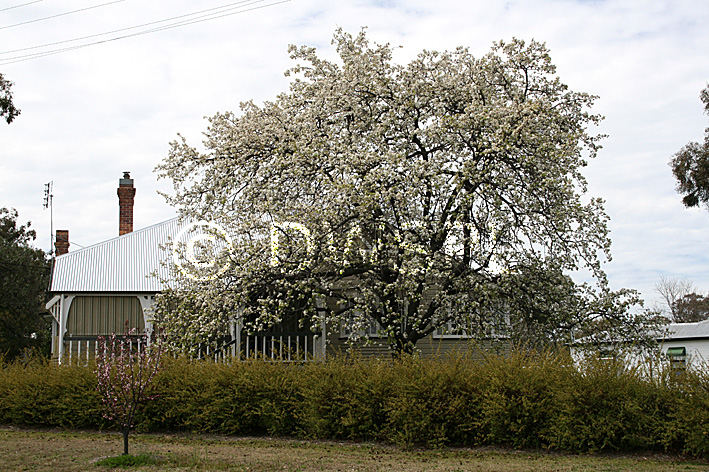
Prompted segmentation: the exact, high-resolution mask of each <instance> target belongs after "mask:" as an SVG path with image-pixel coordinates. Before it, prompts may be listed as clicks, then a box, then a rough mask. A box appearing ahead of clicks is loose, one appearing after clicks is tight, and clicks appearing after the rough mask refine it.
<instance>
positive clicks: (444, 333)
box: [433, 320, 472, 339]
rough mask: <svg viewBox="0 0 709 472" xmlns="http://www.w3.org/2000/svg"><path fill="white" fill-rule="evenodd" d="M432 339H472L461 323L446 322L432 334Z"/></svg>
mask: <svg viewBox="0 0 709 472" xmlns="http://www.w3.org/2000/svg"><path fill="white" fill-rule="evenodd" d="M433 337H434V338H443V339H445V338H449V339H465V338H470V337H472V336H471V335H470V332H469V330H466V326H465V325H464V324H463V323H459V322H457V321H454V320H448V322H446V324H445V325H444V326H439V327H438V329H436V331H435V332H434V334H433Z"/></svg>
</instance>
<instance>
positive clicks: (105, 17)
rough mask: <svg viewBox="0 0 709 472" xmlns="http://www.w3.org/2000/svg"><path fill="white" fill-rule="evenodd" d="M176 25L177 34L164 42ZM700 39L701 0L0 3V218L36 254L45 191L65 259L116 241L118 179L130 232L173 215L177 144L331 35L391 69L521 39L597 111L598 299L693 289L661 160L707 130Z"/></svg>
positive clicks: (695, 223) (698, 216) (707, 47)
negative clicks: (606, 237)
mask: <svg viewBox="0 0 709 472" xmlns="http://www.w3.org/2000/svg"><path fill="white" fill-rule="evenodd" d="M76 10H82V11H76ZM207 10H209V11H207ZM200 11H203V13H199V14H197V13H198V12H200ZM210 14H211V15H212V16H206V15H210ZM217 16H218V17H217ZM50 17H51V18H50ZM178 17H179V18H178ZM45 18H46V19H45ZM171 18H176V19H173V20H170V19H171ZM165 20H168V21H165ZM178 21H183V22H185V21H189V22H191V23H192V24H187V25H184V26H181V27H174V28H166V27H168V26H172V25H175V24H176V23H177V22H178ZM141 25H145V26H141ZM708 25H709V2H706V1H705V0H695V1H681V0H671V1H670V0H665V1H656V0H652V1H649V0H635V1H600V0H599V1H572V0H559V1H506V2H497V1H493V0H485V1H439V0H436V1H431V0H426V1H423V0H413V1H403V0H402V1H395V0H392V1H387V0H380V1H364V0H362V1H355V0H352V1H347V2H346V1H326V0H319V1H318V0H291V1H287V2H281V3H276V2H275V1H242V2H228V1H227V0H221V1H219V0H209V1H207V0H203V1H200V2H188V1H183V0H171V1H168V0H151V1H150V2H146V1H137V0H122V1H111V0H72V1H71V2H69V1H67V0H40V1H32V0H0V73H3V74H4V75H5V76H6V78H7V79H9V80H11V81H13V82H15V85H14V87H13V91H14V98H15V104H16V105H17V106H18V107H19V108H21V109H22V114H21V115H20V116H19V117H18V118H17V119H16V120H15V122H13V123H12V124H11V125H6V124H5V123H4V121H3V122H0V206H6V207H14V208H16V209H17V210H18V212H19V214H20V220H21V221H22V222H26V221H28V220H30V221H32V226H33V227H34V228H35V229H36V230H37V234H38V240H37V245H38V246H39V247H42V248H43V249H45V250H48V249H49V241H50V215H49V211H48V210H43V208H42V200H43V191H44V184H45V183H47V182H49V181H53V183H54V190H53V194H54V228H55V229H68V230H69V236H70V240H71V242H72V246H71V249H78V248H79V247H80V246H88V245H91V244H95V243H98V242H101V241H103V240H106V239H109V238H112V237H115V236H117V234H118V197H117V196H116V188H117V186H118V179H119V178H120V177H121V175H122V172H123V171H131V176H132V177H133V178H134V179H135V186H136V188H137V194H136V197H135V209H134V212H135V228H136V229H139V228H142V227H145V226H149V225H151V224H154V223H158V222H161V221H164V220H166V219H168V218H171V217H172V216H174V215H175V211H174V210H173V209H172V208H170V207H169V206H168V205H167V204H166V203H165V202H164V200H163V199H162V197H160V196H159V195H158V194H157V191H158V190H161V191H169V190H170V188H171V186H170V183H169V182H166V181H157V179H156V176H155V173H154V172H153V169H154V167H155V166H156V165H157V164H159V163H160V162H161V160H162V159H163V158H164V157H165V156H166V155H167V151H168V145H169V142H170V141H172V140H173V139H175V138H176V136H177V133H181V134H183V135H184V136H186V137H187V139H188V140H189V142H190V143H191V144H193V145H198V144H199V143H200V141H201V133H202V132H203V131H204V130H205V129H206V126H207V123H206V120H205V119H204V117H205V116H212V115H214V114H215V113H217V112H222V111H228V110H233V111H237V110H238V105H239V103H240V102H241V101H245V100H250V99H253V100H254V101H256V102H257V103H260V102H263V101H264V100H270V99H273V98H274V97H275V96H276V94H277V93H279V92H282V91H285V90H286V89H287V86H288V79H287V78H286V77H284V76H283V72H284V71H285V70H286V69H287V68H288V67H290V66H291V65H292V64H291V61H290V59H289V58H288V54H287V47H288V45H289V44H296V45H309V46H314V47H316V48H317V49H318V51H319V53H320V54H321V55H323V56H325V57H327V58H330V59H333V58H334V51H333V47H332V46H331V44H330V41H331V38H332V35H333V32H334V31H335V29H336V28H337V27H342V28H344V29H345V30H346V31H349V32H351V33H357V32H358V31H359V30H360V28H362V27H365V26H366V27H368V36H369V38H370V40H373V41H376V42H379V43H386V42H388V43H391V44H392V45H394V46H402V48H401V49H397V51H396V54H395V59H396V60H397V61H398V62H401V63H406V62H408V61H409V60H410V59H412V58H413V57H414V56H415V55H416V54H418V53H419V52H420V51H421V50H422V49H429V50H431V49H434V50H446V49H448V50H450V49H454V48H455V47H457V46H461V45H462V46H467V47H469V48H470V50H471V51H472V52H473V53H474V54H475V55H476V56H481V55H483V54H485V53H486V52H488V51H489V49H490V46H491V44H492V42H493V41H496V40H500V39H505V40H508V39H510V38H512V37H513V36H514V37H518V38H521V39H525V40H529V39H532V38H534V39H536V40H538V41H544V42H546V44H547V47H548V48H549V49H550V50H551V57H552V61H553V62H554V63H555V64H556V66H557V72H558V75H559V76H560V78H561V80H562V82H565V83H566V84H568V85H569V86H570V87H571V89H572V90H575V91H580V92H588V93H592V94H595V95H599V96H600V99H599V100H598V101H597V106H596V111H597V112H599V113H601V114H603V115H605V117H606V119H605V121H604V122H603V124H602V125H601V126H600V127H599V129H598V132H601V133H606V134H608V135H609V137H608V138H607V139H606V140H605V141H604V143H603V149H602V150H601V151H600V153H599V155H598V158H597V159H595V160H594V161H592V162H591V164H590V165H589V167H588V168H587V170H586V172H585V174H586V177H587V178H588V181H589V194H590V195H592V196H594V197H602V198H604V199H605V200H606V210H607V212H608V214H609V215H610V217H611V221H610V228H611V238H612V240H613V247H612V253H613V261H612V262H609V263H607V264H606V265H605V269H606V271H607V273H608V275H609V279H610V282H611V286H612V288H614V289H619V288H621V287H627V288H635V289H638V290H640V291H641V292H642V294H643V296H644V297H645V298H646V300H648V302H651V301H653V300H655V299H656V298H657V296H656V294H654V293H653V286H654V285H655V283H656V282H657V280H658V278H659V277H660V275H662V274H664V275H667V276H676V277H686V278H688V279H691V280H692V281H694V282H695V284H696V285H697V286H698V287H699V288H700V289H701V291H702V292H706V291H708V290H709V238H708V237H707V236H708V234H709V211H707V210H706V209H702V210H699V209H693V210H688V209H685V208H684V207H683V206H682V204H681V201H680V200H681V199H680V196H678V195H677V194H676V193H675V191H674V186H675V183H674V180H673V177H672V174H671V172H670V169H669V167H668V161H669V159H670V158H671V157H672V155H673V154H674V153H675V152H677V151H678V150H679V149H680V148H681V147H682V146H683V145H685V144H686V143H688V142H690V141H700V140H702V139H703V136H704V128H705V127H707V126H709V117H707V116H706V115H703V114H702V111H703V107H702V103H701V102H700V100H699V92H700V90H701V89H702V88H704V87H705V86H706V84H707V81H709V26H708ZM151 29H153V30H154V29H160V30H159V31H154V32H149V33H148V32H147V31H149V30H151ZM104 33H108V34H104ZM136 33H140V34H136ZM121 37H123V38H122V39H118V38H121ZM79 38H85V39H79ZM77 39H79V40H77ZM72 40H76V41H72ZM96 42H100V43H99V44H93V45H89V46H86V47H80V46H84V45H88V44H90V43H96ZM52 44H53V45H52ZM45 45H49V46H45ZM38 46H45V47H38ZM62 49H69V50H67V51H65V52H61V53H55V52H57V51H59V50H62ZM38 56H40V57H38Z"/></svg>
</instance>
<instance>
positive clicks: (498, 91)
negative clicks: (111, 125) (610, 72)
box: [156, 30, 636, 353]
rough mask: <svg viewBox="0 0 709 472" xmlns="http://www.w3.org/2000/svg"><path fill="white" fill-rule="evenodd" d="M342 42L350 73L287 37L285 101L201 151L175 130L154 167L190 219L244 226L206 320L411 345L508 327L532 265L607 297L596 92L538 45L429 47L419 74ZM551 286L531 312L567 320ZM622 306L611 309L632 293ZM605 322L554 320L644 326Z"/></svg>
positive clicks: (540, 274) (202, 294) (208, 280)
mask: <svg viewBox="0 0 709 472" xmlns="http://www.w3.org/2000/svg"><path fill="white" fill-rule="evenodd" d="M333 44H334V45H335V46H336V49H337V53H338V54H339V61H337V62H333V61H329V60H325V59H323V58H321V57H319V56H318V54H317V52H316V50H315V49H314V48H311V47H295V46H291V47H290V48H289V52H290V54H291V57H292V59H294V60H295V61H297V64H296V65H295V66H294V67H293V68H292V69H290V70H289V71H288V72H287V73H286V75H287V76H290V77H292V81H291V84H290V89H289V90H288V91H287V92H285V93H282V94H280V95H278V96H277V98H276V99H275V100H273V101H270V102H266V103H264V104H263V105H257V104H255V103H253V102H248V103H243V104H242V105H241V112H240V113H238V114H237V113H219V114H217V115H215V116H213V117H212V118H210V119H209V128H208V130H207V132H206V133H205V136H206V138H205V140H204V142H203V144H204V149H203V150H201V151H200V150H198V149H197V148H195V147H193V146H191V145H190V144H188V143H187V141H186V140H185V139H184V138H183V137H180V138H179V139H178V140H177V141H175V142H173V143H172V144H171V149H170V152H169V155H168V157H167V158H166V159H165V160H164V162H163V163H162V164H161V165H159V166H158V167H157V169H156V170H157V172H158V173H159V176H160V177H162V178H168V179H171V180H172V182H173V185H174V194H173V195H172V196H166V198H167V200H168V202H170V203H171V204H173V205H175V206H177V207H179V208H180V210H181V213H182V214H183V215H184V216H185V217H188V218H191V219H194V220H204V221H213V222H217V223H219V224H220V225H222V226H223V227H224V228H226V231H227V233H229V234H232V235H235V236H234V237H233V241H232V242H233V251H230V252H231V261H230V264H229V265H228V268H226V269H225V270H222V271H220V274H219V275H218V276H214V277H202V280H198V281H194V280H193V281H192V284H191V285H186V286H184V288H183V289H182V290H183V293H182V295H183V297H184V298H186V299H189V300H190V302H189V303H188V305H189V306H192V307H195V306H197V307H199V308H198V310H197V312H199V313H201V315H200V314H197V315H195V312H192V315H190V316H195V318H194V319H193V321H194V322H195V323H197V322H198V321H197V320H198V319H201V320H202V322H203V324H204V325H206V324H211V325H212V326H217V325H219V323H217V322H216V321H215V320H217V319H221V320H224V319H225V318H224V317H226V316H229V314H233V313H234V311H233V310H234V309H236V307H241V310H242V315H243V316H244V319H245V320H250V321H251V322H252V323H253V324H254V326H255V327H258V326H262V325H267V324H269V323H274V322H278V321H279V320H282V319H283V317H284V316H286V314H287V313H289V312H297V313H299V314H300V316H302V317H303V319H306V320H309V321H311V322H314V323H315V324H319V323H322V322H327V324H328V326H333V327H336V326H338V325H340V324H342V323H347V324H349V325H350V328H351V329H349V330H348V332H349V333H350V335H351V336H353V337H357V336H358V335H361V334H362V328H363V327H364V326H365V325H367V324H368V323H370V322H371V321H374V322H376V326H377V329H378V331H379V334H380V335H381V336H383V337H385V338H386V339H387V340H388V343H389V345H390V346H391V348H392V349H393V350H394V351H395V352H397V353H401V352H410V351H412V350H413V349H414V348H415V345H416V342H417V341H419V340H420V339H422V338H424V337H426V336H428V335H429V334H431V333H433V332H434V331H435V330H436V329H439V328H441V327H445V326H450V325H451V324H454V325H457V326H466V327H468V328H469V329H473V328H472V327H471V326H472V325H477V326H478V327H480V330H481V331H482V332H489V330H490V329H491V327H493V326H494V324H495V323H497V322H498V321H500V320H501V319H502V320H503V324H507V325H508V326H510V325H514V323H511V322H510V320H509V314H510V311H511V310H512V308H513V307H515V306H517V305H515V304H514V303H511V302H513V301H514V299H513V298H514V297H516V296H517V295H519V293H520V292H519V290H517V289H513V287H517V288H520V287H522V285H520V284H516V285H515V283H514V281H515V280H518V279H519V278H520V274H521V273H522V272H524V273H525V274H534V277H535V283H534V287H536V288H535V290H547V291H548V290H553V289H554V284H556V281H557V279H556V278H555V277H556V275H554V276H552V275H545V274H552V273H553V274H556V273H557V272H559V271H562V272H564V271H566V272H568V271H574V270H577V269H581V268H585V269H587V270H588V271H589V273H590V274H592V276H593V277H594V278H595V280H596V281H597V282H598V284H599V286H600V287H603V290H606V294H611V292H609V291H607V287H606V282H605V276H604V274H603V271H602V268H601V264H602V262H603V261H604V260H605V259H606V258H607V257H608V256H609V248H610V240H609V235H608V228H607V221H608V216H607V215H606V213H605V212H604V210H603V202H602V200H601V199H598V198H590V197H588V196H587V195H586V181H585V179H584V177H583V175H582V173H581V170H582V168H583V167H584V166H586V164H587V160H588V159H590V158H593V157H594V156H595V155H596V153H597V150H598V149H599V145H598V141H599V140H600V139H601V138H602V136H600V135H594V134H592V133H591V132H590V131H589V127H591V126H593V125H596V124H597V123H598V122H599V121H600V120H601V117H600V116H599V115H597V114H593V113H592V112H591V111H590V108H591V106H592V104H593V102H594V99H595V98H596V97H594V96H592V95H589V94H586V93H579V92H574V91H571V90H570V89H569V88H568V87H567V86H566V85H564V84H563V83H562V82H561V81H560V79H559V78H558V77H556V76H555V66H554V65H553V64H552V62H551V59H550V56H549V53H548V50H547V49H546V47H545V45H544V44H542V43H539V42H536V41H532V42H530V43H526V42H524V41H522V40H518V39H513V40H511V41H510V42H503V41H500V42H496V43H493V46H492V49H491V51H490V52H489V53H487V54H485V55H483V56H481V57H478V58H476V57H475V56H474V55H473V54H472V53H471V52H470V51H469V50H468V49H466V48H462V47H461V48H458V49H456V50H454V51H450V52H435V51H423V52H421V53H420V54H419V55H418V56H417V57H416V58H415V59H414V60H412V61H411V62H410V63H408V64H407V65H400V64H398V63H396V62H395V61H394V60H393V58H392V53H393V52H394V49H393V48H391V47H390V46H389V45H379V44H373V45H370V42H369V41H368V39H367V37H366V34H365V32H361V33H360V34H358V35H356V36H352V35H350V34H347V33H345V32H343V31H342V30H338V31H337V32H336V34H335V35H334V39H333ZM220 267H221V265H220ZM530 267H531V268H534V269H535V270H534V271H528V270H526V269H527V268H530ZM545 268H549V269H550V270H549V271H546V270H544V269H545ZM193 278H194V277H193ZM581 292H582V290H581V291H580V290H578V289H577V287H575V288H573V289H572V290H570V291H569V292H568V296H570V297H572V298H574V300H577V301H578V300H581V298H583V297H582V294H581ZM538 295H539V297H540V300H536V301H535V303H536V305H538V306H537V309H539V310H552V309H555V307H554V306H552V305H553V304H549V306H546V307H542V305H543V303H537V302H538V301H542V300H541V298H543V297H544V294H542V293H540V294H538ZM611 295H612V296H611V298H613V297H615V298H614V300H615V301H614V302H613V303H615V304H614V305H613V306H614V307H616V308H617V307H618V306H620V305H618V303H616V302H618V301H619V300H620V299H623V300H626V301H627V300H632V301H636V300H635V294H633V293H629V292H623V293H615V294H611ZM626 295H627V296H626ZM579 297H581V298H579ZM601 298H602V297H601ZM531 299H532V300H534V299H535V297H532V298H531ZM596 299H600V298H599V297H596ZM607 299H608V298H607V297H606V300H607ZM602 305H603V304H602V303H599V304H597V306H602ZM623 306H624V305H623ZM556 308H558V307H556ZM566 311H567V312H568V311H569V310H566ZM504 312H506V314H505V313H504ZM606 312H607V313H597V314H594V315H589V316H586V315H579V313H581V311H577V312H576V313H575V314H573V316H572V315H568V316H566V315H565V318H564V320H561V321H563V322H561V321H559V322H557V321H555V323H556V325H558V326H556V327H555V328H556V329H557V330H558V329H562V330H565V331H564V332H565V333H566V334H565V336H567V337H568V333H569V332H570V330H571V329H573V328H574V327H578V326H579V325H580V323H582V322H589V323H590V322H592V321H593V320H595V321H597V320H598V319H599V316H600V317H603V316H604V315H605V314H612V316H611V318H613V319H614V320H616V322H615V323H614V324H613V326H618V325H620V324H622V323H623V318H624V317H625V316H630V315H627V313H626V312H623V313H620V314H619V313H617V310H616V311H614V310H611V309H608V310H606ZM584 313H586V312H584ZM498 315H500V316H498ZM596 315H598V316H596ZM200 316H202V318H200ZM579 316H581V318H579ZM505 317H507V318H505ZM570 317H571V318H570ZM572 318H573V319H572ZM588 326H590V325H587V327H588ZM197 331H199V330H197ZM552 337H553V338H558V336H552Z"/></svg>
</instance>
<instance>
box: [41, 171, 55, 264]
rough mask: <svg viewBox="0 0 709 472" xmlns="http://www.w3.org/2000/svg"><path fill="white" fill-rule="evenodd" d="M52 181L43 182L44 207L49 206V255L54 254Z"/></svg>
mask: <svg viewBox="0 0 709 472" xmlns="http://www.w3.org/2000/svg"><path fill="white" fill-rule="evenodd" d="M53 184H54V181H50V182H49V183H46V184H44V205H42V206H43V207H44V209H45V210H46V209H47V208H49V255H50V256H54V208H53V205H52V200H54V195H52V185H53Z"/></svg>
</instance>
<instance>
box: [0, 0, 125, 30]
mask: <svg viewBox="0 0 709 472" xmlns="http://www.w3.org/2000/svg"><path fill="white" fill-rule="evenodd" d="M123 1H125V0H115V1H113V2H108V3H102V4H100V5H93V6H90V7H86V8H80V9H79V10H73V11H68V12H66V13H58V14H56V15H52V16H45V17H44V18H37V19H36V20H29V21H23V22H22V23H15V24H14V25H8V26H0V30H3V29H8V28H14V27H15V26H22V25H27V24H30V23H37V22H38V21H44V20H51V19H52V18H58V17H60V16H66V15H71V14H73V13H79V12H82V11H86V10H93V9H94V8H100V7H105V6H106V5H111V4H113V3H121V2H123Z"/></svg>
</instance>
